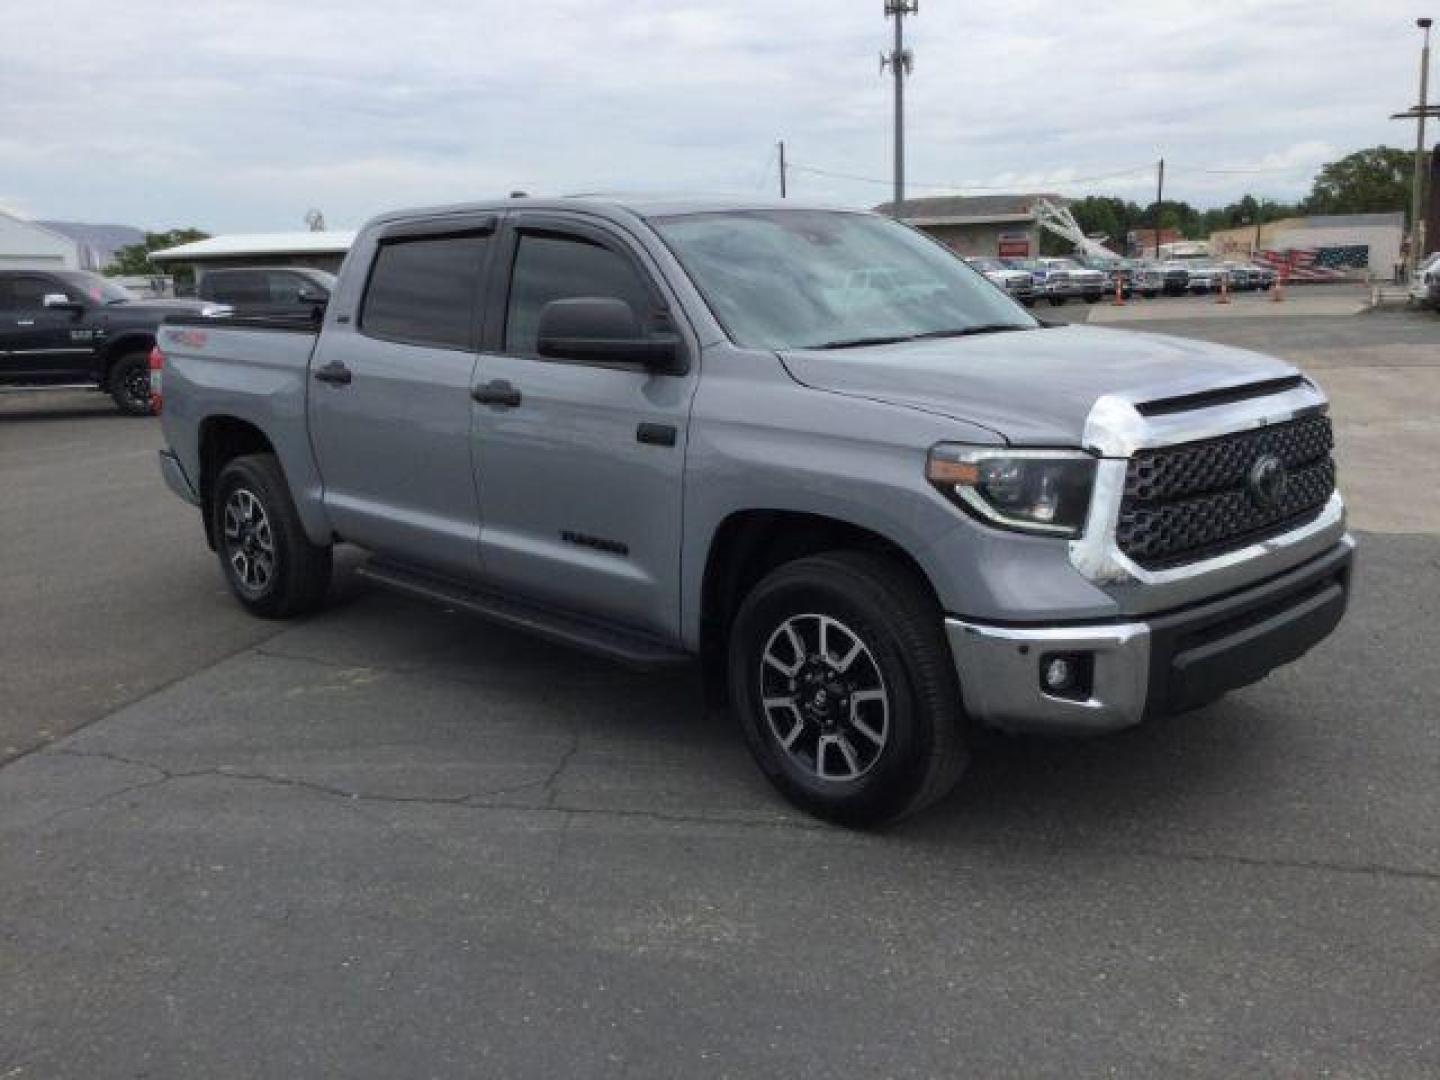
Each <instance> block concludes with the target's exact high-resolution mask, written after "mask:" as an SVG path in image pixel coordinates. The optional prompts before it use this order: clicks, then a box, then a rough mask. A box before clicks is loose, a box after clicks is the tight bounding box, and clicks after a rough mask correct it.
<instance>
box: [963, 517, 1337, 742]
mask: <svg viewBox="0 0 1440 1080" xmlns="http://www.w3.org/2000/svg"><path fill="white" fill-rule="evenodd" d="M1354 553H1355V541H1354V540H1353V539H1351V538H1350V536H1348V535H1346V536H1344V537H1342V539H1341V541H1340V543H1338V544H1337V545H1335V546H1334V547H1333V548H1331V549H1330V550H1329V551H1327V552H1325V553H1324V554H1321V555H1319V556H1317V557H1315V558H1313V559H1311V560H1310V561H1308V562H1306V563H1303V564H1302V565H1300V566H1297V567H1295V568H1293V569H1291V570H1288V571H1286V572H1284V573H1282V574H1279V575H1277V576H1275V577H1273V578H1270V579H1268V580H1267V581H1263V582H1261V583H1259V584H1256V585H1251V586H1249V587H1247V588H1244V589H1241V590H1239V591H1237V592H1234V593H1231V594H1229V595H1227V596H1223V597H1220V598H1219V599H1215V600H1208V601H1202V602H1200V603H1196V604H1192V605H1190V606H1188V607H1184V608H1180V609H1177V610H1174V611H1170V612H1164V613H1159V614H1155V615H1151V616H1149V617H1147V618H1145V619H1143V620H1134V621H1125V622H1114V623H1098V624H1089V625H1079V626H1056V627H1036V626H995V625H985V624H980V623H972V622H968V621H965V620H962V619H956V618H947V619H946V620H945V632H946V634H947V636H948V637H949V639H950V651H951V654H952V655H953V657H954V660H955V668H956V671H957V673H958V674H959V677H960V688H961V695H962V697H963V698H964V703H965V709H966V711H967V712H968V713H969V714H970V716H971V717H972V718H973V719H975V720H977V721H979V722H981V723H983V724H985V725H987V726H990V727H996V728H1001V729H1005V730H1011V731H1056V732H1073V733H1085V732H1102V731H1113V730H1116V729H1119V728H1125V727H1130V726H1132V725H1134V724H1138V723H1139V722H1140V721H1141V720H1143V719H1144V718H1145V717H1147V716H1155V715H1164V714H1167V713H1175V712H1183V711H1185V710H1187V709H1192V708H1195V707H1197V706H1199V705H1203V704H1205V703H1206V702H1209V701H1213V700H1214V699H1216V698H1218V697H1220V696H1221V695H1222V694H1224V693H1226V692H1227V691H1230V690H1234V689H1237V688H1239V687H1241V686H1247V685H1249V684H1250V683H1253V682H1256V681H1258V680H1259V679H1262V678H1264V676H1265V675H1266V674H1267V673H1268V672H1270V671H1271V670H1272V669H1273V668H1276V667H1279V666H1280V665H1281V664H1287V663H1289V662H1290V661H1292V660H1295V659H1298V658H1299V657H1300V656H1302V655H1303V654H1304V653H1305V652H1307V651H1308V650H1309V649H1310V648H1311V647H1312V646H1314V645H1315V644H1316V643H1318V642H1319V641H1321V640H1322V639H1323V638H1325V637H1326V636H1327V635H1328V634H1329V633H1330V632H1331V631H1332V630H1334V629H1335V627H1336V625H1337V624H1338V623H1339V622H1340V619H1341V616H1343V615H1344V613H1345V607H1346V604H1347V603H1348V601H1349V596H1350V578H1351V568H1352V564H1353V562H1354ZM1053 655H1064V656H1068V657H1080V658H1083V659H1082V664H1083V665H1086V668H1087V675H1086V677H1085V679H1084V681H1083V684H1082V686H1081V687H1080V692H1078V693H1074V692H1072V694H1070V695H1068V696H1067V695H1057V694H1052V693H1049V692H1047V691H1046V690H1045V689H1044V687H1043V686H1042V683H1041V665H1042V663H1043V662H1044V661H1045V660H1046V659H1047V658H1048V657H1050V656H1053Z"/></svg>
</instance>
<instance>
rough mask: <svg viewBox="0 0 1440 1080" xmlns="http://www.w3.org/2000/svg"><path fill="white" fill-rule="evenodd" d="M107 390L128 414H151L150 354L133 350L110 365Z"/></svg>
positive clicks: (121, 409) (106, 380) (106, 383)
mask: <svg viewBox="0 0 1440 1080" xmlns="http://www.w3.org/2000/svg"><path fill="white" fill-rule="evenodd" d="M105 390H106V392H107V393H109V395H110V397H111V399H112V400H113V401H114V402H115V404H116V405H117V406H118V407H119V409H120V411H121V412H123V413H124V414H125V415H126V416H149V415H150V354H149V353H148V352H131V353H126V354H125V355H124V356H122V357H120V358H119V359H117V360H116V361H115V362H114V363H113V364H111V365H110V374H109V375H108V376H106V379H105Z"/></svg>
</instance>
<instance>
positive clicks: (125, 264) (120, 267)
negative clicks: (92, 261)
mask: <svg viewBox="0 0 1440 1080" xmlns="http://www.w3.org/2000/svg"><path fill="white" fill-rule="evenodd" d="M208 239H210V234H209V233H207V232H201V231H200V230H199V229H170V230H169V231H167V232H147V233H146V234H145V239H144V240H143V241H141V242H140V243H138V244H127V245H126V246H125V247H122V248H121V249H120V250H119V251H117V252H116V253H115V261H114V262H112V263H111V264H110V265H109V266H107V267H106V268H105V273H107V274H112V275H120V274H135V275H144V274H159V273H162V272H163V271H161V269H160V268H159V267H158V266H156V265H155V264H154V263H152V262H151V261H150V253H151V252H152V251H162V250H164V249H165V248H170V247H175V246H176V245H177V244H188V243H190V242H191V241H192V240H208ZM174 274H175V279H176V281H177V283H178V282H186V281H188V280H189V279H190V278H191V277H193V271H192V270H191V269H190V268H189V267H188V266H185V267H177V268H176V269H175V271H174Z"/></svg>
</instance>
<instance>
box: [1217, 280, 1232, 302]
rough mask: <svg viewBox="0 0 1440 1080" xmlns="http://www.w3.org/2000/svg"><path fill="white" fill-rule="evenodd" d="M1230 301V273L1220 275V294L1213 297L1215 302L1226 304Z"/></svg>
mask: <svg viewBox="0 0 1440 1080" xmlns="http://www.w3.org/2000/svg"><path fill="white" fill-rule="evenodd" d="M1229 302H1230V275H1229V274H1221V275H1220V295H1219V296H1217V297H1216V298H1215V303H1217V304H1228V303H1229Z"/></svg>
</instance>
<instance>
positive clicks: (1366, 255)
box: [1255, 244, 1370, 281]
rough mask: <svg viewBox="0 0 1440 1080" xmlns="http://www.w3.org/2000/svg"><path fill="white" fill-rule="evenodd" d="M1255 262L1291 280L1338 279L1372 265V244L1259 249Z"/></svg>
mask: <svg viewBox="0 0 1440 1080" xmlns="http://www.w3.org/2000/svg"><path fill="white" fill-rule="evenodd" d="M1255 261H1256V262H1258V263H1262V264H1264V265H1265V266H1268V267H1270V268H1271V269H1272V270H1275V271H1276V272H1277V273H1280V274H1283V275H1284V276H1285V277H1287V278H1289V279H1290V280H1291V281H1338V280H1339V279H1341V278H1344V277H1348V276H1350V275H1351V274H1354V273H1356V272H1357V271H1362V270H1368V269H1369V268H1370V245H1369V244H1336V245H1333V246H1327V247H1308V248H1287V249H1285V250H1283V251H1270V250H1264V251H1257V252H1256V253H1255Z"/></svg>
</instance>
